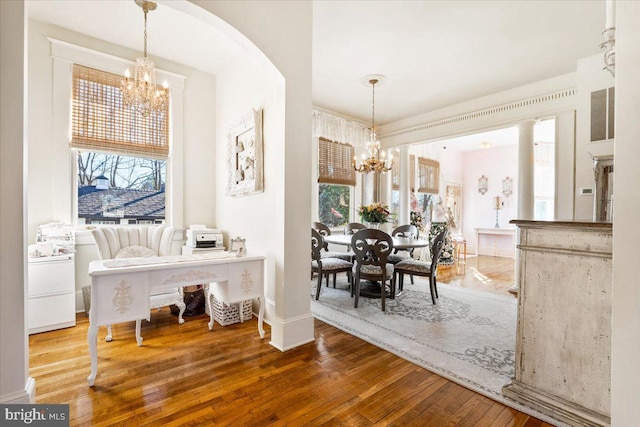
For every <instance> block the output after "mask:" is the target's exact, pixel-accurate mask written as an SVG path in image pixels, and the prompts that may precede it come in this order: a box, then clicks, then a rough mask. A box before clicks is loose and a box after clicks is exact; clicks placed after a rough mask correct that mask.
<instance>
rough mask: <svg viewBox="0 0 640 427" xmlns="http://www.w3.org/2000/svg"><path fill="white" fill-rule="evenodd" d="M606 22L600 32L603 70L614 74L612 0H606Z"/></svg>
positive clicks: (614, 18) (613, 7) (614, 29)
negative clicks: (602, 39)
mask: <svg viewBox="0 0 640 427" xmlns="http://www.w3.org/2000/svg"><path fill="white" fill-rule="evenodd" d="M605 6H606V24H605V29H604V31H603V32H602V35H603V36H604V42H602V43H601V44H600V49H604V68H603V69H604V70H608V71H609V72H610V73H611V75H612V76H613V77H615V76H616V50H615V48H616V4H615V1H614V0H606V1H605Z"/></svg>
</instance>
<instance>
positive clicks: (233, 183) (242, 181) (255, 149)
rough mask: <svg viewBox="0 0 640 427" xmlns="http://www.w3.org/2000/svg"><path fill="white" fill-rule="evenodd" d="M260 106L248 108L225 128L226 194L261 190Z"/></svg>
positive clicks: (262, 174) (262, 177)
mask: <svg viewBox="0 0 640 427" xmlns="http://www.w3.org/2000/svg"><path fill="white" fill-rule="evenodd" d="M262 150H263V143H262V109H259V110H251V111H250V112H249V113H247V114H245V115H244V116H242V117H241V118H240V119H239V120H238V121H237V122H235V123H234V124H233V125H231V126H230V127H228V128H227V195H228V196H234V197H239V196H246V195H248V194H254V193H261V192H263V191H264V161H263V152H262Z"/></svg>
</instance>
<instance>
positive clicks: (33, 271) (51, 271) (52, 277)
mask: <svg viewBox="0 0 640 427" xmlns="http://www.w3.org/2000/svg"><path fill="white" fill-rule="evenodd" d="M74 270H75V269H74V263H73V260H65V261H46V262H30V263H29V296H30V297H36V296H41V295H55V294H60V293H64V292H74V291H75V288H76V285H75V271H74Z"/></svg>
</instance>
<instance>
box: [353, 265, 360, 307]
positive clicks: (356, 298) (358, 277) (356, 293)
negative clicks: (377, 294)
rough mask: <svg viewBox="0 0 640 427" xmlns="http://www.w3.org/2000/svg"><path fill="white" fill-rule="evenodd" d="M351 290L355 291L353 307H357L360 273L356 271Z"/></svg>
mask: <svg viewBox="0 0 640 427" xmlns="http://www.w3.org/2000/svg"><path fill="white" fill-rule="evenodd" d="M354 288H355V289H354V290H353V292H354V293H355V302H354V303H353V308H358V297H359V296H360V275H359V274H357V273H356V278H355V286H354Z"/></svg>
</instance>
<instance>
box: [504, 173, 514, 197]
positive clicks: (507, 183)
mask: <svg viewBox="0 0 640 427" xmlns="http://www.w3.org/2000/svg"><path fill="white" fill-rule="evenodd" d="M512 193H513V180H512V179H511V178H510V177H506V178H505V179H503V180H502V194H504V197H509V196H510V195H511V194H512Z"/></svg>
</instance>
